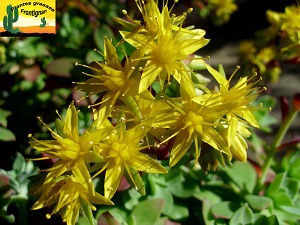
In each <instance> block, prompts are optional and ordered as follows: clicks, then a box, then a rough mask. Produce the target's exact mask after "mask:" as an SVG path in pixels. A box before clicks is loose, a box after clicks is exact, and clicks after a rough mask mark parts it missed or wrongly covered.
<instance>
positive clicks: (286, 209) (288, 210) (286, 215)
mask: <svg viewBox="0 0 300 225" xmlns="http://www.w3.org/2000/svg"><path fill="white" fill-rule="evenodd" d="M273 214H275V215H276V216H277V217H278V219H280V220H286V221H296V220H299V219H300V209H299V208H295V207H292V206H281V207H280V209H274V211H273Z"/></svg>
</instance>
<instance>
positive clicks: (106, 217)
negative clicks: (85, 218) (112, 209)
mask: <svg viewBox="0 0 300 225" xmlns="http://www.w3.org/2000/svg"><path fill="white" fill-rule="evenodd" d="M98 225H121V223H120V222H119V221H118V220H117V219H116V218H114V217H113V216H112V215H111V214H110V213H108V212H106V213H103V214H102V215H101V216H100V217H99V219H98Z"/></svg>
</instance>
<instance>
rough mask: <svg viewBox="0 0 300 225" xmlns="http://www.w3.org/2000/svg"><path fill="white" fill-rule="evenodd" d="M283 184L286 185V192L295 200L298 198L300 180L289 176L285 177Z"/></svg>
mask: <svg viewBox="0 0 300 225" xmlns="http://www.w3.org/2000/svg"><path fill="white" fill-rule="evenodd" d="M282 186H283V187H285V190H286V193H287V195H288V196H289V198H290V199H292V200H293V199H294V198H296V196H297V194H298V192H299V182H298V180H297V179H294V178H289V177H287V178H285V179H284V181H283V183H282Z"/></svg>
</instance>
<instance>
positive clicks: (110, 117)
mask: <svg viewBox="0 0 300 225" xmlns="http://www.w3.org/2000/svg"><path fill="white" fill-rule="evenodd" d="M136 3H137V6H138V9H139V11H140V12H141V14H142V20H140V21H139V20H134V19H132V18H130V17H129V16H128V15H127V12H126V11H125V10H123V13H124V15H125V16H126V19H122V18H115V21H117V22H118V23H120V24H121V25H123V26H124V28H125V30H123V31H120V33H121V35H122V37H123V39H122V40H121V42H120V43H122V42H127V43H129V44H130V45H132V46H133V47H134V48H135V51H134V52H133V53H132V54H130V56H127V55H126V54H125V57H124V59H122V60H120V59H119V57H118V54H117V50H116V46H114V45H113V43H112V41H111V40H110V39H109V38H106V39H105V40H104V52H103V53H100V54H102V55H103V57H104V59H105V61H104V62H98V61H96V62H94V63H93V64H92V65H89V66H88V65H81V64H78V63H77V64H76V65H81V66H85V67H88V68H90V69H91V70H92V73H91V74H87V73H85V74H86V75H88V76H89V77H90V78H89V79H88V80H86V81H85V82H80V83H77V84H76V88H77V89H78V90H81V91H84V92H88V93H89V95H97V96H98V97H99V98H98V100H97V101H96V102H95V103H94V104H93V105H91V108H92V110H93V117H94V121H93V123H92V124H91V125H90V127H88V128H87V129H86V130H85V132H84V133H83V134H79V131H78V111H77V110H76V108H75V106H74V103H73V102H72V103H71V104H70V106H69V108H68V110H67V113H66V116H65V117H64V118H63V117H61V116H60V115H59V119H57V120H56V131H54V130H52V129H50V128H49V127H48V126H47V125H46V124H44V125H45V126H47V127H48V129H49V130H50V132H51V134H52V137H53V140H41V141H40V140H37V139H35V138H33V137H32V141H31V142H30V144H31V145H32V147H33V148H35V149H36V150H37V151H39V152H41V153H44V154H47V156H45V157H44V158H42V159H49V158H51V159H56V160H57V161H56V162H55V163H54V165H53V166H52V167H51V168H49V169H47V170H44V171H42V172H44V173H45V174H46V175H45V177H44V182H43V184H42V186H41V187H40V188H39V189H38V190H37V193H39V194H40V198H39V200H38V201H37V202H36V204H35V205H34V206H33V209H39V208H42V207H46V206H49V205H52V204H56V206H55V208H54V210H53V213H55V212H59V213H60V214H61V216H62V217H63V219H64V221H65V222H67V224H75V221H76V218H77V217H78V211H79V208H80V206H82V207H83V208H84V209H85V211H88V209H94V206H93V205H92V203H95V204H113V203H112V201H111V200H110V199H111V198H112V197H113V196H114V194H115V192H116V190H117V188H118V186H119V183H120V181H121V178H122V176H124V177H125V178H126V179H127V181H128V182H129V183H130V184H131V185H132V186H133V187H134V188H135V189H136V190H137V191H138V192H140V193H141V194H145V193H144V192H145V189H144V184H143V182H142V179H141V177H140V173H139V172H144V173H167V169H166V168H165V167H164V166H162V165H161V163H160V161H158V160H159V159H160V157H159V152H160V151H161V150H162V148H163V147H164V149H167V150H168V151H169V152H170V154H169V156H167V157H164V159H166V158H168V159H169V166H170V167H173V166H175V165H176V164H178V163H179V162H180V161H181V159H182V158H183V157H184V156H185V155H186V154H187V152H189V153H192V155H194V162H195V165H201V166H202V167H203V169H209V168H213V169H215V168H216V166H217V164H218V163H220V164H222V165H224V162H226V163H230V161H231V160H232V158H235V159H237V160H239V161H242V162H245V161H246V159H247V153H246V149H247V143H246V141H245V138H247V137H249V136H250V135H251V132H250V131H249V129H248V128H249V125H252V126H254V127H258V123H257V121H256V120H255V118H254V116H253V110H254V107H253V106H251V105H250V103H251V101H252V100H254V99H255V98H256V96H257V94H258V92H257V91H256V88H255V87H253V86H254V83H251V79H252V78H251V79H248V78H246V77H244V78H240V79H239V80H238V81H237V82H236V83H235V84H234V85H233V86H232V85H230V83H231V80H232V78H233V76H234V73H233V75H232V76H231V77H230V78H229V79H227V78H226V76H225V74H224V72H223V71H222V70H220V71H217V70H215V69H214V68H212V67H211V66H209V65H208V64H206V63H205V62H204V61H203V59H201V58H199V57H197V56H196V55H194V53H195V52H196V51H198V50H199V49H201V48H202V47H203V46H205V45H206V44H207V43H208V42H209V40H208V39H205V38H204V35H205V31H204V30H201V29H194V28H193V27H186V28H184V27H183V23H184V20H185V18H186V16H187V14H188V13H189V12H191V11H192V9H189V10H188V11H187V12H184V13H183V14H182V15H179V16H176V15H174V14H172V13H171V10H170V9H169V8H168V7H167V5H164V6H163V7H162V9H161V10H160V9H159V8H158V6H157V2H156V1H154V0H149V1H147V3H144V1H139V0H137V1H136ZM175 3H176V1H175ZM175 3H174V4H175ZM120 43H119V44H120ZM199 65H201V66H200V67H202V68H203V69H205V70H207V71H208V72H209V73H210V74H211V75H212V77H213V78H214V79H215V80H216V82H217V83H218V84H219V86H218V87H215V88H214V89H213V90H211V89H209V88H208V87H206V85H205V83H203V80H205V79H203V77H202V76H201V75H200V74H198V73H196V72H195V71H193V68H195V67H199ZM41 121H42V120H41ZM212 153H213V154H212ZM101 173H105V178H104V184H103V185H104V193H103V195H104V196H102V195H100V194H99V193H97V192H96V191H95V189H94V185H93V182H92V180H93V179H94V178H95V177H97V176H98V175H99V174H101ZM49 216H51V215H48V217H49Z"/></svg>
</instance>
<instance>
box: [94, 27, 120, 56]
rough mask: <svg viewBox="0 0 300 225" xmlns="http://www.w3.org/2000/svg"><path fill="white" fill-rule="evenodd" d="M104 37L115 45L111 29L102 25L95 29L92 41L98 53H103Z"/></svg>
mask: <svg viewBox="0 0 300 225" xmlns="http://www.w3.org/2000/svg"><path fill="white" fill-rule="evenodd" d="M105 37H108V38H112V40H113V44H114V45H116V42H117V41H116V38H115V36H114V33H113V31H112V29H111V28H110V27H109V26H106V25H102V26H101V27H97V29H96V30H95V32H94V41H95V43H96V46H97V48H98V50H99V51H100V52H104V39H105Z"/></svg>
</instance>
